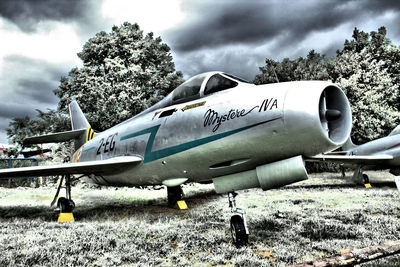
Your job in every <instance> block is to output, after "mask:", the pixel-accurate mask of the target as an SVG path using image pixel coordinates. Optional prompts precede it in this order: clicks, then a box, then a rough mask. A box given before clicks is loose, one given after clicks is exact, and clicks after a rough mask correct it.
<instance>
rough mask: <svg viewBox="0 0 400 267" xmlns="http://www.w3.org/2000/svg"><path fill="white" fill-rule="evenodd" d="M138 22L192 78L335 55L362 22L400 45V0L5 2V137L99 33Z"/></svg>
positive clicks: (1, 114)
mask: <svg viewBox="0 0 400 267" xmlns="http://www.w3.org/2000/svg"><path fill="white" fill-rule="evenodd" d="M124 21H129V22H131V23H134V22H137V23H138V24H139V26H140V27H141V28H142V29H143V30H144V31H145V32H150V31H152V32H154V33H155V34H156V35H157V36H161V38H162V39H163V40H164V42H166V43H167V44H168V45H169V46H170V47H171V49H172V54H173V57H174V62H175V64H176V69H177V70H180V71H182V72H183V74H184V76H185V78H188V77H190V76H192V75H194V74H197V73H200V72H203V71H211V70H223V71H226V72H230V73H233V74H236V75H239V76H242V77H244V78H247V79H249V80H252V79H253V78H254V76H255V75H256V74H257V73H258V67H259V66H262V65H264V62H265V58H267V57H268V58H272V59H276V60H280V59H282V58H284V57H289V58H296V57H299V56H305V55H306V54H307V52H308V51H309V50H311V49H315V50H316V51H317V52H319V53H322V54H326V55H328V56H332V55H334V54H335V51H336V50H337V49H341V48H342V47H343V43H344V40H345V39H351V35H352V31H353V29H354V27H357V28H359V29H360V30H363V31H366V32H370V31H376V30H377V29H378V28H379V27H380V26H385V27H386V28H387V30H388V37H389V38H390V39H391V40H392V41H393V43H394V44H396V45H400V27H399V25H400V1H395V0H393V1H386V0H376V1H373V0H358V1H357V0H353V1H344V0H343V1H334V0H319V1H318V0H218V1H211V0H168V1H166V0H146V1H143V0H1V2H0V40H1V41H0V143H7V139H6V134H5V128H7V127H8V124H9V122H10V120H11V118H15V117H23V116H26V115H28V116H34V115H35V114H36V112H35V109H41V110H46V109H48V108H51V109H55V108H56V106H57V98H56V97H55V96H54V94H53V92H52V91H53V90H54V89H55V88H57V86H58V85H59V81H60V78H61V76H66V75H67V74H68V72H69V70H71V69H72V68H73V67H79V66H81V61H80V60H79V58H78V57H77V55H76V54H77V53H78V52H80V51H81V48H82V46H83V44H84V43H85V42H86V41H87V40H88V39H89V38H91V37H93V36H94V35H95V34H96V33H97V32H99V31H106V32H110V31H111V27H112V26H113V25H120V24H121V23H122V22H124Z"/></svg>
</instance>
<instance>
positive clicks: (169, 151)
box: [120, 117, 281, 163]
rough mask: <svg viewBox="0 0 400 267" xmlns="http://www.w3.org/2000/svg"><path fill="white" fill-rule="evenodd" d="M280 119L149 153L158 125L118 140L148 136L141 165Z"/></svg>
mask: <svg viewBox="0 0 400 267" xmlns="http://www.w3.org/2000/svg"><path fill="white" fill-rule="evenodd" d="M280 118H281V117H278V118H274V119H271V120H267V121H263V122H259V123H256V124H253V125H249V126H245V127H242V128H239V129H236V130H232V131H228V132H225V133H220V134H215V135H211V136H208V137H204V138H201V139H197V140H193V141H190V142H187V143H184V144H180V145H176V146H172V147H168V148H164V149H161V150H157V151H151V150H152V148H153V143H154V139H155V137H156V134H157V131H158V129H159V128H160V125H157V126H153V127H151V128H148V129H144V130H142V131H139V132H135V133H131V134H128V135H124V136H121V138H120V140H121V141H123V140H127V139H130V138H134V137H137V136H140V135H144V134H150V137H149V140H148V142H147V146H146V152H145V155H144V159H143V163H148V162H152V161H155V160H158V159H161V158H165V157H168V156H171V155H174V154H177V153H179V152H183V151H186V150H188V149H191V148H194V147H197V146H201V145H204V144H207V143H210V142H213V141H216V140H218V139H222V138H224V137H227V136H230V135H233V134H236V133H239V132H241V131H244V130H247V129H250V128H253V127H256V126H258V125H261V124H265V123H268V122H272V121H275V120H278V119H280Z"/></svg>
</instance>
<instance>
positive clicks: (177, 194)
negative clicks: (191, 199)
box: [167, 185, 183, 207]
mask: <svg viewBox="0 0 400 267" xmlns="http://www.w3.org/2000/svg"><path fill="white" fill-rule="evenodd" d="M167 195H168V206H170V207H174V206H175V205H176V202H177V201H179V200H182V197H183V190H182V187H181V186H180V185H178V186H174V187H167Z"/></svg>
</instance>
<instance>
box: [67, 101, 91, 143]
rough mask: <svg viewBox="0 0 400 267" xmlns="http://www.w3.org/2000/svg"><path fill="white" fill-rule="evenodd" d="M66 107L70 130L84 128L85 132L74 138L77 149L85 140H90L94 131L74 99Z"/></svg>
mask: <svg viewBox="0 0 400 267" xmlns="http://www.w3.org/2000/svg"><path fill="white" fill-rule="evenodd" d="M68 108H69V116H70V119H71V127H72V130H83V129H85V130H86V132H85V134H82V135H81V136H80V137H79V138H76V139H75V149H78V148H79V147H81V146H82V145H83V144H85V143H86V142H87V141H89V140H92V139H93V137H94V135H95V132H94V131H93V129H92V127H91V126H90V124H89V122H88V120H87V119H86V117H85V115H84V114H83V112H82V110H81V108H80V107H79V105H78V103H77V102H76V101H75V100H74V101H72V102H71V104H69V106H68Z"/></svg>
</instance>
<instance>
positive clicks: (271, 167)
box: [0, 72, 351, 246]
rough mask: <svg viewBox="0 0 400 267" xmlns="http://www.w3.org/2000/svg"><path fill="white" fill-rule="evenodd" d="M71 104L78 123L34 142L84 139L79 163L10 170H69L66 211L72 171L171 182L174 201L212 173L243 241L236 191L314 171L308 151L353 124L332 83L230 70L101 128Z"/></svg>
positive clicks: (9, 172) (336, 140)
mask: <svg viewBox="0 0 400 267" xmlns="http://www.w3.org/2000/svg"><path fill="white" fill-rule="evenodd" d="M69 110H70V116H71V124H72V130H71V131H68V132H62V133H55V134H49V135H45V136H37V137H32V138H28V139H27V140H25V141H26V143H27V144H34V143H44V142H62V141H66V140H70V139H74V140H75V147H76V152H75V153H74V155H73V157H72V163H65V164H58V165H51V166H38V167H25V168H18V169H17V168H16V169H3V170H0V178H3V179H4V178H9V177H20V176H32V175H36V176H46V175H64V176H63V179H65V184H66V197H65V198H59V199H58V203H57V206H58V208H59V209H60V211H61V215H62V214H71V212H72V210H73V208H74V206H75V204H74V203H73V201H72V199H71V186H70V183H71V179H73V178H71V175H72V174H82V175H87V176H88V177H89V178H90V179H92V180H93V181H94V182H95V183H98V184H102V185H117V186H124V185H129V186H132V185H156V184H163V185H166V186H167V188H168V202H169V204H171V205H172V204H174V203H176V202H177V201H179V200H181V197H182V189H181V187H180V185H181V184H183V183H185V182H200V183H208V182H212V183H214V186H215V190H216V192H217V193H228V196H229V204H230V207H231V210H232V212H233V213H234V215H233V216H232V218H231V230H232V237H233V240H234V243H235V244H236V245H238V246H240V245H243V244H245V243H246V242H247V239H248V229H247V225H246V220H245V212H244V211H243V210H242V209H240V208H238V207H236V203H235V196H236V193H235V191H237V190H241V189H247V188H256V187H261V188H262V189H263V190H267V189H271V188H277V187H280V186H284V185H287V184H290V183H294V182H297V181H301V180H304V179H307V177H308V176H307V172H306V170H305V168H304V160H303V158H304V157H311V156H314V155H317V154H319V153H322V152H326V151H331V150H333V149H335V148H338V147H340V146H341V145H343V143H344V142H345V141H346V140H347V139H348V138H349V135H350V129H351V112H350V106H349V103H348V100H347V98H346V96H345V95H344V93H343V92H342V90H341V89H340V88H339V87H337V86H336V85H334V84H332V83H329V82H318V81H307V82H287V83H279V84H268V85H259V86H255V85H253V84H250V83H247V82H245V81H244V80H241V79H239V78H237V77H234V76H232V75H229V74H226V73H222V72H208V73H203V74H199V75H197V76H195V77H193V78H191V79H189V80H187V81H186V82H185V83H183V84H182V85H180V86H179V87H177V88H176V89H175V90H174V91H173V92H172V93H171V94H169V95H168V96H167V97H165V98H164V99H163V100H161V101H160V102H158V103H157V104H155V105H154V106H152V107H150V108H149V109H147V110H145V111H143V112H142V113H140V114H138V115H136V116H135V117H133V118H131V119H129V120H127V121H125V122H122V123H120V124H118V125H116V126H114V127H112V128H110V129H108V130H106V131H104V132H101V133H96V132H94V131H93V130H92V128H91V127H90V124H89V122H88V121H87V120H86V118H85V116H84V115H83V113H82V111H81V109H80V108H79V106H78V104H77V103H76V102H75V101H73V102H72V103H71V104H70V106H69ZM60 185H61V183H60ZM59 191H60V187H59V188H58V190H57V193H56V197H55V199H54V201H53V203H54V202H55V200H56V198H57V197H58V193H59Z"/></svg>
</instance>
